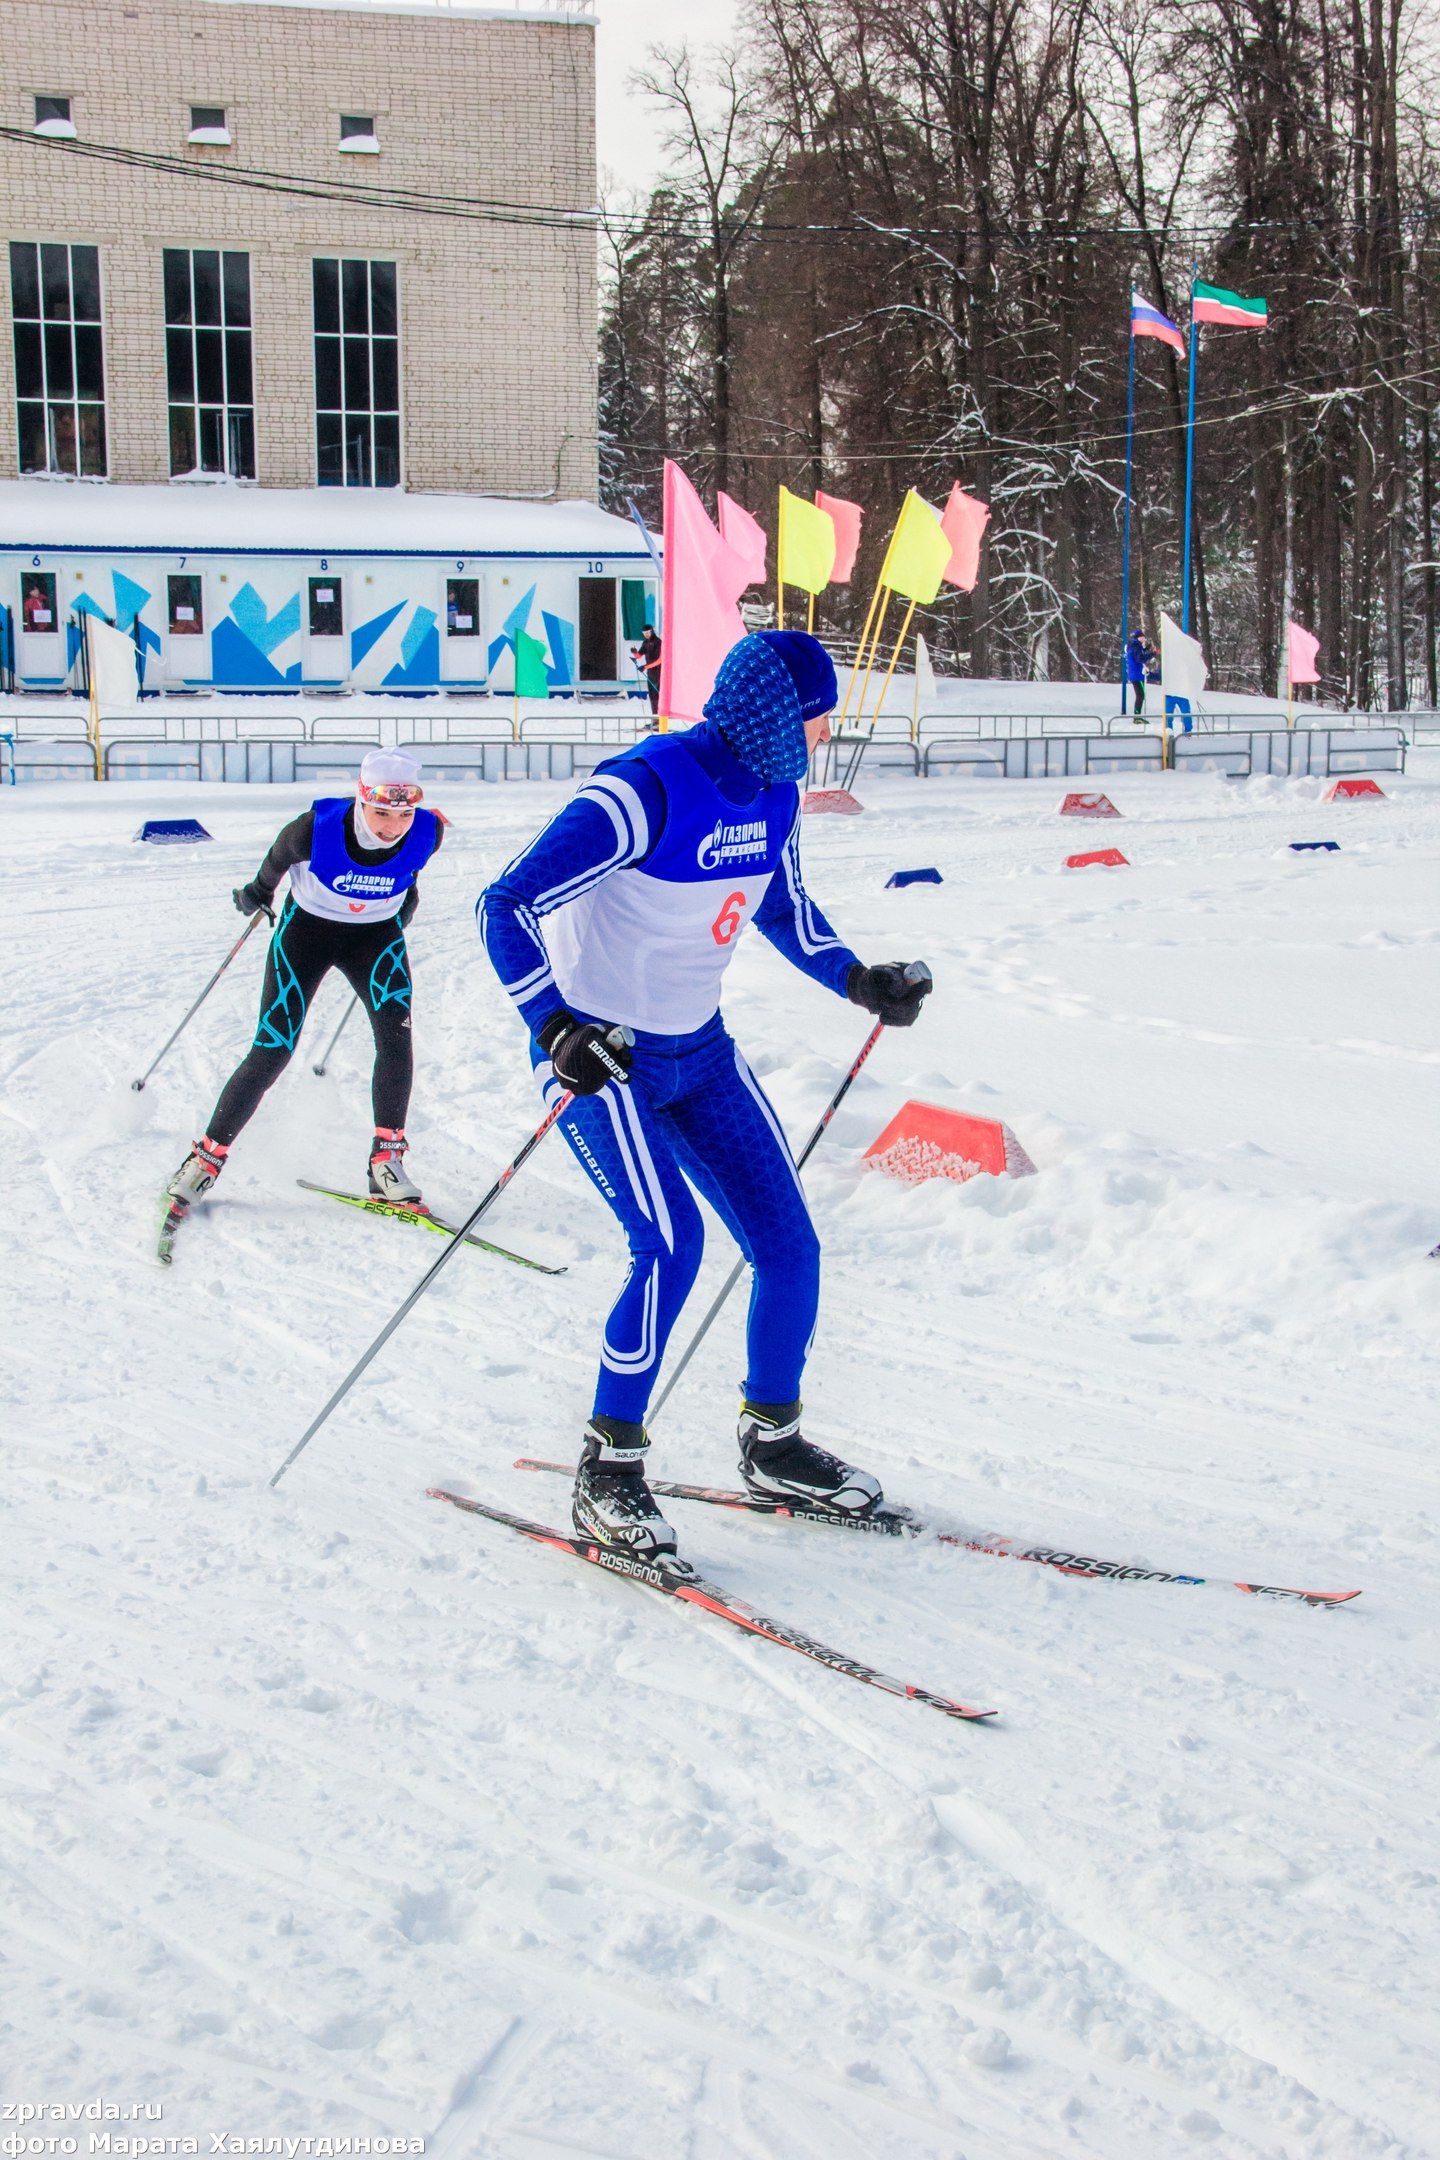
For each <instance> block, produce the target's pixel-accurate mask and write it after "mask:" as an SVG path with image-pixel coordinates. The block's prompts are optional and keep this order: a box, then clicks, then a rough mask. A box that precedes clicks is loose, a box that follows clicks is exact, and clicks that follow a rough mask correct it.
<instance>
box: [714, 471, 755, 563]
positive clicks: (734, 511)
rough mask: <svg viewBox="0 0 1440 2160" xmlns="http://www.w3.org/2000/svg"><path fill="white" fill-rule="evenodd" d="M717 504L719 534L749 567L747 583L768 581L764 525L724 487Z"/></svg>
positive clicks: (718, 494) (716, 501)
mask: <svg viewBox="0 0 1440 2160" xmlns="http://www.w3.org/2000/svg"><path fill="white" fill-rule="evenodd" d="M715 507H716V509H717V510H718V511H719V513H720V536H721V538H722V539H723V540H724V542H725V545H726V546H727V547H731V548H733V549H734V550H735V553H736V554H737V555H738V556H739V557H740V559H741V561H742V562H743V563H744V564H745V566H746V568H747V569H748V570H749V572H750V575H749V577H748V578H747V579H746V581H745V582H746V583H747V584H748V585H763V584H764V582H765V545H766V542H765V528H764V526H763V525H762V524H761V523H760V521H759V519H758V518H753V517H751V515H750V512H749V511H748V510H742V509H741V507H740V505H739V503H737V502H734V501H732V500H731V498H730V497H729V496H728V495H727V494H725V492H724V491H723V489H722V490H721V491H720V492H719V493H717V495H716V497H715Z"/></svg>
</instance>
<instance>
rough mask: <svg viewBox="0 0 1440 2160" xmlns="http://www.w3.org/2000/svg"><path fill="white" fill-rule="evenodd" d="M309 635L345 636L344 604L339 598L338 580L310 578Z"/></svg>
mask: <svg viewBox="0 0 1440 2160" xmlns="http://www.w3.org/2000/svg"><path fill="white" fill-rule="evenodd" d="M310 635H311V637H344V635H345V603H344V601H343V600H342V599H341V597H340V580H339V579H338V578H333V577H312V578H311V580H310Z"/></svg>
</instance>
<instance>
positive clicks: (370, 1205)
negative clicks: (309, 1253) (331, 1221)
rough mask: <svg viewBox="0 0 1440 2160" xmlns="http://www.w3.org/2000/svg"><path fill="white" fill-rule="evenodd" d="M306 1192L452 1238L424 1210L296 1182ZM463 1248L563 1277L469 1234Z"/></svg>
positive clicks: (447, 1227)
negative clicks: (389, 1216)
mask: <svg viewBox="0 0 1440 2160" xmlns="http://www.w3.org/2000/svg"><path fill="white" fill-rule="evenodd" d="M295 1182H296V1184H297V1185H303V1186H304V1188H305V1190H306V1192H313V1193H323V1194H324V1196H325V1198H326V1199H327V1200H340V1201H343V1203H344V1205H345V1206H346V1207H355V1208H363V1210H364V1211H365V1213H366V1214H367V1215H393V1216H394V1217H395V1218H396V1220H397V1221H399V1222H408V1223H415V1224H417V1225H418V1226H419V1228H420V1229H422V1230H436V1231H438V1232H439V1234H440V1235H441V1237H454V1236H455V1226H454V1224H453V1223H448V1222H446V1221H445V1218H444V1217H443V1216H442V1215H436V1214H434V1213H433V1212H432V1210H431V1209H429V1208H427V1207H423V1206H422V1207H398V1206H396V1205H395V1203H394V1202H393V1201H390V1200H380V1199H377V1198H376V1197H375V1195H374V1194H373V1193H370V1194H366V1193H352V1192H337V1191H336V1189H335V1187H334V1186H333V1185H316V1184H314V1183H313V1182H312V1181H311V1179H309V1178H303V1177H302V1178H297V1179H296V1180H295ZM463 1243H465V1244H466V1245H478V1246H479V1248H480V1250H481V1252H488V1253H494V1254H495V1256H496V1258H497V1259H499V1260H513V1261H514V1262H515V1265H516V1266H517V1267H528V1268H533V1269H534V1270H535V1272H536V1274H537V1275H563V1274H565V1272H566V1270H565V1269H564V1268H563V1267H547V1266H546V1264H545V1262H544V1261H543V1260H532V1259H530V1258H529V1256H528V1255H527V1254H525V1253H518V1252H511V1251H510V1249H509V1247H508V1246H506V1245H492V1244H491V1242H490V1240H489V1238H483V1237H476V1235H475V1233H474V1231H473V1230H472V1231H470V1233H469V1234H468V1236H466V1237H465V1238H464V1240H463Z"/></svg>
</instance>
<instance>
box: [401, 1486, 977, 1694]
mask: <svg viewBox="0 0 1440 2160" xmlns="http://www.w3.org/2000/svg"><path fill="white" fill-rule="evenodd" d="M537 1467H544V1468H546V1469H549V1468H552V1467H556V1468H558V1467H559V1465H551V1464H548V1463H547V1464H545V1465H543V1466H537ZM658 1489H659V1488H658V1487H657V1488H656V1490H658ZM427 1497H428V1498H429V1499H431V1500H448V1502H449V1503H450V1505H451V1507H457V1508H463V1509H464V1510H465V1512H466V1513H467V1514H469V1515H483V1516H484V1517H485V1519H486V1521H487V1522H493V1523H499V1524H501V1525H502V1527H503V1528H505V1529H507V1530H514V1531H517V1532H518V1533H519V1535H520V1536H521V1537H525V1538H530V1539H531V1540H532V1541H533V1542H534V1543H535V1544H537V1545H548V1546H550V1548H551V1549H552V1551H554V1552H560V1553H568V1554H569V1555H570V1556H571V1558H572V1559H575V1560H584V1561H588V1563H589V1564H590V1566H592V1567H598V1568H604V1569H605V1571H606V1573H607V1574H610V1575H618V1576H620V1577H622V1578H623V1579H624V1580H625V1581H626V1582H633V1583H638V1584H640V1585H641V1586H642V1588H644V1589H647V1590H658V1591H659V1592H660V1594H661V1595H662V1597H671V1598H676V1599H678V1600H679V1602H680V1603H681V1604H682V1605H695V1606H698V1607H699V1608H700V1610H701V1611H702V1612H708V1613H713V1614H714V1616H715V1618H716V1619H717V1620H726V1621H728V1622H729V1624H730V1626H731V1627H735V1628H739V1629H740V1630H741V1632H742V1633H743V1634H746V1635H758V1636H759V1637H761V1639H762V1640H763V1641H765V1642H773V1643H778V1644H779V1645H780V1647H781V1648H782V1649H783V1650H795V1651H797V1652H798V1653H799V1654H800V1656H801V1657H808V1658H814V1659H815V1661H816V1663H817V1664H820V1665H828V1666H829V1668H830V1670H831V1672H838V1673H844V1674H846V1675H847V1676H848V1677H849V1678H850V1679H851V1680H860V1681H863V1682H864V1684H865V1685H866V1686H867V1687H874V1688H880V1689H882V1690H883V1692H884V1693H885V1694H887V1695H902V1696H905V1697H907V1698H908V1699H909V1700H910V1701H911V1702H919V1703H928V1704H929V1706H930V1708H931V1709H932V1710H938V1711H940V1712H941V1714H942V1715H943V1716H945V1717H951V1718H961V1719H964V1720H965V1721H967V1722H969V1723H975V1722H978V1721H979V1720H981V1719H984V1718H992V1717H994V1716H995V1712H994V1711H993V1710H977V1709H975V1708H974V1707H973V1706H972V1705H971V1704H969V1703H959V1702H952V1701H951V1700H950V1698H949V1697H948V1696H945V1695H936V1694H933V1693H932V1692H931V1690H930V1689H929V1688H923V1687H918V1686H916V1684H915V1683H914V1682H913V1681H910V1680H896V1679H894V1678H892V1676H891V1675H890V1674H889V1673H883V1672H879V1671H877V1670H876V1668H875V1667H874V1666H873V1665H865V1664H862V1663H861V1661H860V1660H859V1659H858V1658H852V1657H850V1656H849V1655H848V1654H847V1653H846V1652H845V1651H843V1650H834V1649H832V1648H831V1647H830V1645H829V1644H828V1643H822V1642H817V1641H816V1639H815V1637H814V1636H813V1635H806V1634H804V1633H802V1632H801V1630H800V1629H799V1628H793V1627H791V1626H789V1624H788V1623H787V1622H786V1621H783V1620H771V1619H768V1618H767V1617H766V1615H765V1614H764V1613H759V1612H756V1611H755V1609H754V1607H753V1606H750V1605H744V1604H742V1603H741V1602H740V1600H739V1599H738V1598H734V1597H731V1596H730V1594H729V1592H728V1591H725V1590H722V1589H721V1588H720V1587H719V1585H718V1584H716V1583H713V1582H707V1581H706V1580H705V1578H704V1577H703V1576H700V1575H697V1574H696V1572H695V1570H694V1569H693V1568H692V1567H691V1566H690V1564H689V1562H688V1561H686V1560H674V1561H671V1562H670V1563H668V1565H663V1566H662V1565H660V1564H659V1563H657V1562H655V1561H650V1560H640V1559H637V1558H636V1557H635V1555H634V1554H632V1553H626V1552H617V1551H616V1550H614V1548H613V1547H611V1546H608V1545H600V1544H597V1543H596V1542H595V1540H594V1539H593V1538H581V1537H573V1536H571V1535H569V1534H568V1533H567V1532H565V1531H563V1530H552V1529H551V1528H550V1526H549V1525H548V1524H547V1523H534V1522H527V1521H526V1520H525V1518H524V1516H523V1515H511V1514H509V1513H508V1512H507V1511H506V1510H505V1509H504V1508H497V1507H491V1506H490V1505H489V1503H488V1502H487V1501H484V1500H470V1499H467V1498H466V1497H465V1496H464V1495H463V1494H461V1493H453V1492H447V1491H446V1490H445V1488H444V1487H443V1486H440V1485H432V1486H429V1487H427Z"/></svg>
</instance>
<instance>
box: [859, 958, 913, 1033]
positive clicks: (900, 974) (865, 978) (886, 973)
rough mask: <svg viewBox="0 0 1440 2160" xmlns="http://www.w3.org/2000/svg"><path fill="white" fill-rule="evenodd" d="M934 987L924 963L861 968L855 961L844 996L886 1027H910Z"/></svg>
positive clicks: (884, 964)
mask: <svg viewBox="0 0 1440 2160" xmlns="http://www.w3.org/2000/svg"><path fill="white" fill-rule="evenodd" d="M934 987H935V978H934V976H933V975H932V974H931V973H930V970H929V968H928V967H926V965H925V962H924V961H923V960H911V961H909V962H907V963H906V964H905V965H904V966H903V967H902V966H901V964H900V962H899V961H898V960H892V961H886V962H882V963H881V965H880V966H879V967H862V966H861V965H860V963H859V962H858V961H857V962H856V964H855V966H854V967H852V968H851V970H850V974H849V977H848V979H847V980H846V984H845V995H846V997H848V998H849V1000H850V1002H851V1004H852V1005H863V1006H864V1008H865V1010H866V1012H871V1013H874V1015H875V1017H876V1019H877V1020H883V1021H884V1023H885V1025H886V1027H913V1026H914V1025H915V1022H916V1021H917V1020H918V1019H919V1017H920V1007H921V1006H922V1005H923V1004H924V1002H925V1000H926V998H927V997H928V996H929V995H930V992H931V991H932V990H933V989H934Z"/></svg>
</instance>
